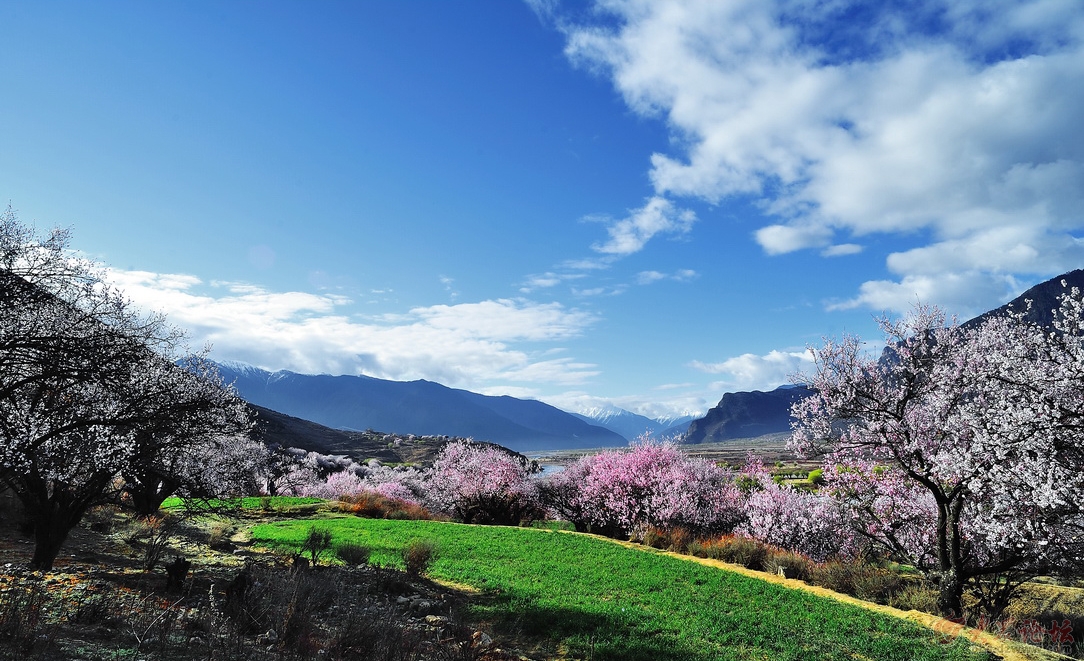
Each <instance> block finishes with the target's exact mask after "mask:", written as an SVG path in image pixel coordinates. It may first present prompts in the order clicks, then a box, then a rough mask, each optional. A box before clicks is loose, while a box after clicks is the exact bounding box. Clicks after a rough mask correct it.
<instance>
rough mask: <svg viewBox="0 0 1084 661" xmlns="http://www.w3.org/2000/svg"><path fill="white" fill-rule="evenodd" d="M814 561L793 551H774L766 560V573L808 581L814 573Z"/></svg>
mask: <svg viewBox="0 0 1084 661" xmlns="http://www.w3.org/2000/svg"><path fill="white" fill-rule="evenodd" d="M813 564H814V563H813V561H812V560H810V559H809V558H807V557H805V556H804V555H802V554H800V553H794V552H793V551H782V550H773V551H771V552H769V553H768V554H767V556H766V557H765V558H764V571H766V572H768V573H769V574H778V575H780V576H785V577H787V578H796V579H799V580H802V581H808V580H809V577H810V575H811V574H812V572H813Z"/></svg>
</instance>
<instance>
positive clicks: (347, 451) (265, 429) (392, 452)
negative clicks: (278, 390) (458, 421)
mask: <svg viewBox="0 0 1084 661" xmlns="http://www.w3.org/2000/svg"><path fill="white" fill-rule="evenodd" d="M249 411H250V413H251V414H252V417H253V419H254V420H255V422H256V427H255V429H254V430H253V437H254V438H255V439H256V440H259V441H263V442H264V443H266V444H268V445H280V446H282V447H286V448H301V449H303V450H310V451H313V452H319V453H321V454H332V455H339V454H341V455H347V456H349V457H351V458H352V459H354V460H355V461H358V462H364V461H366V460H367V459H379V460H380V461H381V462H383V463H395V464H400V463H411V464H426V465H428V464H431V463H433V460H434V459H435V458H436V456H437V453H438V452H439V451H440V448H441V447H443V445H444V441H445V440H447V438H448V437H444V436H441V437H432V436H425V437H422V436H394V435H391V434H385V433H383V432H377V431H364V432H356V431H343V430H341V429H331V428H330V427H325V426H323V425H321V424H317V423H315V422H310V421H309V420H302V419H301V418H295V417H293V416H289V415H286V414H285V413H279V412H278V411H272V410H271V409H268V408H264V407H262V406H257V405H255V404H249Z"/></svg>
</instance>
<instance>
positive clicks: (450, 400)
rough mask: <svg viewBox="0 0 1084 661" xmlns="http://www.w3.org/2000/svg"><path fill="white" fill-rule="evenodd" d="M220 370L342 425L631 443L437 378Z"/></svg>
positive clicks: (271, 404) (516, 442)
mask: <svg viewBox="0 0 1084 661" xmlns="http://www.w3.org/2000/svg"><path fill="white" fill-rule="evenodd" d="M219 371H220V373H221V374H222V377H223V378H224V379H225V381H226V382H227V383H233V385H234V387H235V388H236V389H237V392H238V394H240V395H241V397H242V398H244V399H245V400H246V401H248V402H250V403H252V404H256V405H258V406H262V407H265V408H268V409H271V410H274V411H278V412H280V413H284V414H286V415H288V416H293V417H296V418H301V419H303V420H308V421H312V422H316V423H319V424H321V425H323V426H325V427H330V428H332V429H337V430H342V431H363V430H367V429H380V430H384V431H387V432H389V433H394V434H399V435H403V434H415V435H418V436H462V437H471V438H474V439H476V440H479V441H490V442H493V443H499V444H501V445H503V446H506V447H508V448H511V449H513V450H518V451H524V450H558V449H567V448H584V447H604V446H619V445H626V444H627V441H626V440H625V439H624V438H623V437H622V436H620V435H618V434H616V433H614V432H612V431H610V430H608V429H603V428H602V427H598V426H595V425H590V424H587V423H586V422H584V421H582V420H579V419H577V418H576V417H574V416H572V415H571V414H569V413H566V412H564V411H561V410H560V409H557V408H555V407H552V406H550V405H548V404H545V403H543V402H539V401H534V400H521V399H516V398H514V397H507V396H504V397H490V396H487V395H480V394H478V393H473V392H470V391H467V390H458V389H454V388H449V387H447V386H443V385H441V384H439V383H433V382H432V381H424V380H419V381H389V380H385V379H376V378H373V377H367V376H328V375H326V374H325V375H306V374H297V373H294V372H288V371H280V372H274V373H272V372H268V371H266V370H261V369H258V368H254V367H250V366H247V365H241V364H237V363H225V364H222V365H220V366H219Z"/></svg>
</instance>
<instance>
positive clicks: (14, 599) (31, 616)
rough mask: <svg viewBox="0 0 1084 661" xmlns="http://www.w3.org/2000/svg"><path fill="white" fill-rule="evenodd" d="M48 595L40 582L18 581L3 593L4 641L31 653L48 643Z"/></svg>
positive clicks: (0, 630)
mask: <svg viewBox="0 0 1084 661" xmlns="http://www.w3.org/2000/svg"><path fill="white" fill-rule="evenodd" d="M47 601H48V594H47V591H46V588H45V586H44V585H43V584H42V583H41V582H38V581H33V582H28V583H26V584H16V585H14V586H12V587H10V588H9V589H7V590H5V591H3V592H0V642H2V643H4V645H5V646H10V648H11V649H13V650H16V651H17V652H18V653H20V654H24V655H27V657H26V658H29V654H30V653H31V652H32V651H34V648H35V646H40V644H41V643H43V642H47V641H48V639H49V636H47V635H46V634H45V633H44V630H45V623H44V619H45V608H46V602H47Z"/></svg>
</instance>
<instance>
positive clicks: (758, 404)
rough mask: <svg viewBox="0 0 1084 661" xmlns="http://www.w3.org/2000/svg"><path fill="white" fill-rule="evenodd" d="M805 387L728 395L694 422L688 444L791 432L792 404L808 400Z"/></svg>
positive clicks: (731, 393) (690, 429) (687, 437)
mask: <svg viewBox="0 0 1084 661" xmlns="http://www.w3.org/2000/svg"><path fill="white" fill-rule="evenodd" d="M809 394H810V391H809V389H808V388H806V387H804V386H782V387H779V388H776V389H775V390H772V391H769V392H760V391H759V390H754V391H753V392H728V393H726V394H725V395H723V398H722V399H721V400H719V404H718V405H716V406H715V407H714V408H712V409H711V410H710V411H708V412H707V415H705V416H704V417H703V418H700V419H699V420H693V421H692V423H691V424H690V425H689V431H688V433H687V434H686V435H685V441H684V442H685V443H692V444H696V443H715V442H719V441H727V440H730V439H733V438H752V437H755V436H763V435H765V434H774V433H779V432H788V431H790V407H791V404H793V403H794V402H796V401H798V400H799V399H802V398H804V397H808V396H809Z"/></svg>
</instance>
